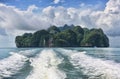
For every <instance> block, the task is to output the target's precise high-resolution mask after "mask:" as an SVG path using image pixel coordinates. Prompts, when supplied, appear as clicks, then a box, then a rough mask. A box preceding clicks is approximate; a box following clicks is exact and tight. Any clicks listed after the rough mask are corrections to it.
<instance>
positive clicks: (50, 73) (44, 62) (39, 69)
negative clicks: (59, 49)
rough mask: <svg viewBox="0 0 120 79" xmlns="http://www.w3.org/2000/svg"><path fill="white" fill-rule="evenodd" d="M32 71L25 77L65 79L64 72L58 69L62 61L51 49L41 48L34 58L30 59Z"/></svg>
mask: <svg viewBox="0 0 120 79" xmlns="http://www.w3.org/2000/svg"><path fill="white" fill-rule="evenodd" d="M30 61H31V66H32V67H33V71H32V72H31V73H30V75H29V76H28V77H27V78H26V79H65V78H66V74H65V73H64V72H63V71H60V70H59V69H58V65H59V64H60V63H61V62H62V59H60V58H59V57H58V56H57V55H56V54H55V52H54V51H53V50H52V49H49V50H48V49H46V50H43V51H42V52H41V53H40V54H39V55H38V56H37V57H36V58H34V59H31V60H30Z"/></svg>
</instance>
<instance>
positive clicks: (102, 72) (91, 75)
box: [70, 52, 120, 79]
mask: <svg viewBox="0 0 120 79" xmlns="http://www.w3.org/2000/svg"><path fill="white" fill-rule="evenodd" d="M70 61H71V63H72V64H73V65H74V66H75V67H76V68H78V69H80V70H81V71H82V72H83V74H84V75H86V76H87V77H88V78H87V79H120V75H119V74H120V64H118V63H115V62H113V61H110V60H102V59H98V58H93V57H91V56H88V55H86V52H76V53H75V52H74V53H72V54H71V55H70Z"/></svg>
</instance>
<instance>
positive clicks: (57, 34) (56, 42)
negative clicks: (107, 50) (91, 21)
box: [15, 24, 109, 47]
mask: <svg viewBox="0 0 120 79" xmlns="http://www.w3.org/2000/svg"><path fill="white" fill-rule="evenodd" d="M15 42H16V46H17V47H109V39H108V37H107V36H106V35H105V34H104V32H103V30H102V29H90V30H89V29H88V28H81V27H80V26H74V25H71V26H68V25H67V24H66V25H64V26H63V27H56V26H51V27H50V28H48V29H47V30H39V31H37V32H35V33H33V34H32V33H25V34H23V35H22V36H17V37H16V39H15Z"/></svg>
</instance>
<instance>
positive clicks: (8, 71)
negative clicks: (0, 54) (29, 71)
mask: <svg viewBox="0 0 120 79" xmlns="http://www.w3.org/2000/svg"><path fill="white" fill-rule="evenodd" d="M27 60H28V58H27V57H25V56H23V55H20V54H18V53H13V52H11V56H9V57H8V58H4V59H2V60H0V79H2V78H4V77H11V76H12V75H14V74H16V73H17V72H18V71H19V70H20V69H22V66H23V65H24V64H25V62H26V61H27Z"/></svg>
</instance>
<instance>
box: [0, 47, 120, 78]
mask: <svg viewBox="0 0 120 79" xmlns="http://www.w3.org/2000/svg"><path fill="white" fill-rule="evenodd" d="M0 79H120V48H1V49H0Z"/></svg>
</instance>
